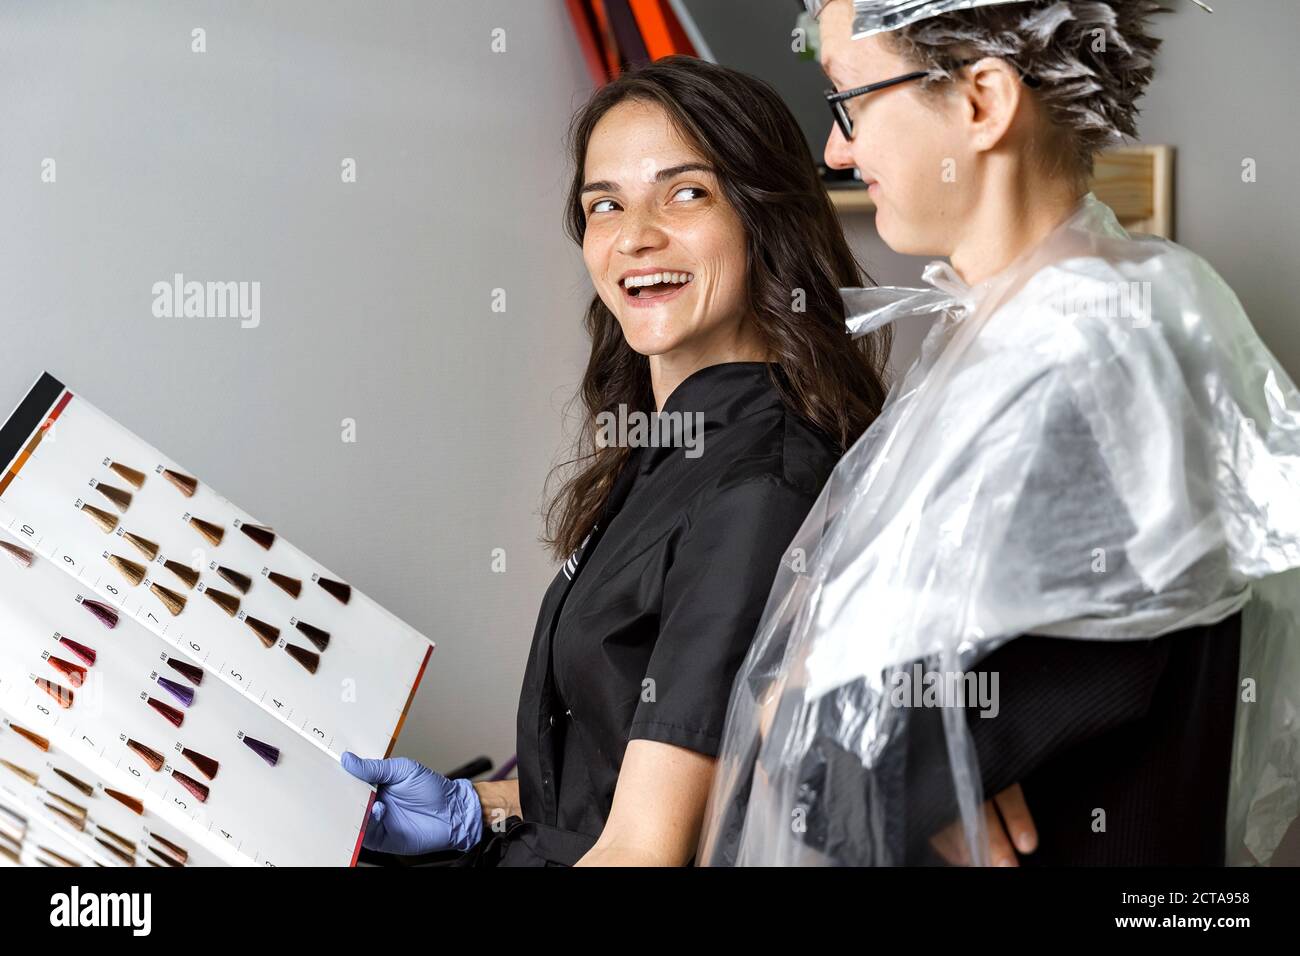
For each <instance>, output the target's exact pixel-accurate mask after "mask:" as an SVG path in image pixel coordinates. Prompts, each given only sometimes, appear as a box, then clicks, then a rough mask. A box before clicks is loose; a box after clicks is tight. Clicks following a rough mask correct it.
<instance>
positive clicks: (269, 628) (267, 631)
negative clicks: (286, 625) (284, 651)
mask: <svg viewBox="0 0 1300 956" xmlns="http://www.w3.org/2000/svg"><path fill="white" fill-rule="evenodd" d="M244 623H245V624H247V625H248V626H249V627H251V628H252V629H253V633H254V634H256V635H257V636H258V639H259V640H261V642H262V646H263V647H272V646H274V644H275V642H276V641H278V640H279V639H280V629H279V628H278V627H275V626H273V625H271V624H267V623H266V622H265V621H259V620H258V619H257V618H255V617H246V618H244Z"/></svg>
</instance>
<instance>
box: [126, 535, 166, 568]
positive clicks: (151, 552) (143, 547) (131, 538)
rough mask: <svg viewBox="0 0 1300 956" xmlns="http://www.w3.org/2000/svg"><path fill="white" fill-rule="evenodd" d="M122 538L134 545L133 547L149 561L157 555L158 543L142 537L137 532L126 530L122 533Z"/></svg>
mask: <svg viewBox="0 0 1300 956" xmlns="http://www.w3.org/2000/svg"><path fill="white" fill-rule="evenodd" d="M122 539H123V540H124V541H128V542H130V543H131V544H132V545H134V546H135V549H136V550H137V551H139V552H140V553H141V554H143V555H144V556H145V557H146V558H148V559H149V560H150V561H153V560H155V559H156V558H157V557H158V545H156V544H154V543H153V542H152V541H150V540H149V539H148V538H142V537H140V536H139V535H138V534H132V533H131V532H130V531H126V532H124V533H123V534H122Z"/></svg>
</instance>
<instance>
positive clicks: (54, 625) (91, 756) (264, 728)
mask: <svg viewBox="0 0 1300 956" xmlns="http://www.w3.org/2000/svg"><path fill="white" fill-rule="evenodd" d="M6 540H11V539H9V538H6ZM79 593H82V594H84V592H79V591H78V589H77V586H76V581H75V580H74V579H73V578H72V577H70V576H69V575H67V574H65V573H63V572H62V571H60V570H59V569H58V568H56V567H55V566H54V565H53V564H51V563H50V562H49V561H46V560H42V559H39V558H38V559H37V560H36V561H35V562H34V563H33V564H32V566H31V567H29V568H24V567H21V566H19V565H18V564H16V563H15V562H13V561H10V560H9V558H8V557H7V556H4V555H0V595H4V600H3V601H0V634H3V635H4V640H3V641H0V707H3V709H4V710H5V711H7V712H8V713H10V714H11V715H13V716H14V717H15V718H17V719H18V720H19V722H20V723H22V724H23V725H24V726H26V727H28V729H30V730H33V731H34V732H36V733H38V734H40V735H42V736H44V737H48V738H51V739H52V740H54V739H57V740H59V741H60V742H61V743H60V746H63V747H65V748H66V749H67V751H68V752H69V753H72V754H74V755H75V756H76V758H77V759H79V760H81V761H82V762H83V763H85V764H86V765H87V766H89V767H91V768H92V769H94V770H95V771H96V772H97V774H98V775H99V776H100V777H101V778H103V780H104V781H105V782H107V783H108V784H109V785H110V786H113V787H114V788H115V789H119V790H122V791H124V792H126V793H128V794H130V795H132V796H136V797H143V799H144V801H145V802H146V804H147V805H148V806H149V807H150V808H151V809H152V810H154V811H155V812H157V813H158V814H159V815H160V816H162V817H163V818H164V819H167V820H170V821H173V822H174V823H176V824H177V825H178V826H181V827H182V828H183V830H184V832H186V833H189V834H194V835H195V836H196V837H197V838H199V839H202V840H203V841H204V844H205V845H206V846H208V847H210V848H211V849H212V850H213V851H214V852H216V853H219V854H220V855H221V856H222V858H223V859H225V860H227V861H228V862H231V863H236V864H240V863H242V864H257V865H306V866H313V865H318V866H347V865H349V864H350V863H351V862H353V860H354V858H355V854H356V849H357V846H358V844H359V841H360V837H361V834H362V830H363V827H364V822H365V820H366V818H367V815H368V812H369V807H370V803H371V800H372V798H373V794H374V791H373V789H372V788H371V787H370V786H369V785H368V784H366V783H363V782H362V781H360V780H358V779H356V778H355V777H353V776H352V775H351V774H349V773H348V772H347V771H346V770H344V769H343V768H342V766H341V765H340V764H339V763H338V761H337V760H336V759H334V758H333V757H331V756H330V755H329V754H327V753H325V752H324V751H323V750H321V749H320V748H319V747H316V746H313V745H312V744H311V743H309V742H308V741H307V740H306V739H305V738H303V737H302V736H301V735H299V734H296V733H294V732H293V731H292V730H291V729H290V728H288V727H287V726H286V725H285V724H284V723H283V722H281V721H279V720H277V719H276V718H275V717H273V716H272V715H271V714H269V713H268V712H266V711H265V710H263V709H262V708H260V707H258V706H257V705H256V704H255V703H254V702H253V701H251V700H249V699H248V698H247V697H245V696H244V695H243V694H240V693H239V692H238V691H236V690H235V689H234V688H232V687H230V686H228V685H226V684H224V683H222V682H221V681H219V680H215V679H213V678H212V677H211V675H207V676H206V677H205V679H204V680H203V681H202V683H201V684H200V686H199V687H197V688H195V689H194V690H195V698H194V702H193V704H192V705H191V706H190V707H188V708H181V707H180V705H179V704H178V703H177V702H176V701H175V700H173V699H172V698H171V697H169V696H168V694H167V692H166V691H165V690H164V689H163V688H162V687H161V686H159V685H158V683H157V681H156V677H155V676H154V675H163V676H168V674H170V677H171V678H174V679H176V680H177V681H179V682H181V683H184V678H182V677H181V675H180V674H179V673H178V672H176V671H174V670H171V668H169V667H167V665H166V663H165V661H166V658H167V657H168V655H170V656H173V657H177V658H183V655H179V654H178V653H177V651H176V649H175V648H174V647H171V646H169V644H168V643H167V642H166V641H164V640H163V639H161V638H160V637H158V636H157V635H155V634H153V633H152V632H150V631H149V630H147V629H146V628H144V627H142V626H141V625H140V624H138V623H137V622H135V621H133V620H131V619H130V618H126V617H124V618H122V619H121V620H120V621H119V623H118V625H117V626H116V627H115V628H112V629H111V630H110V629H108V628H106V627H104V626H103V625H102V624H101V623H100V622H99V621H98V620H97V619H96V618H95V617H94V616H93V615H91V614H90V612H89V611H87V610H86V609H85V608H84V607H82V606H80V605H79V604H78V603H77V597H78V595H79ZM56 635H62V636H66V637H68V638H69V639H71V640H74V641H77V642H78V643H80V644H83V645H86V646H88V647H91V648H93V649H94V650H95V652H96V660H95V663H94V665H93V666H90V667H88V668H87V674H86V683H85V684H83V686H82V687H80V688H70V689H71V690H72V692H73V699H72V705H71V706H70V707H68V708H67V709H62V708H60V707H59V705H58V703H57V702H56V701H55V700H54V699H53V698H52V697H51V696H50V695H48V694H46V693H45V692H44V691H42V690H41V689H40V688H39V687H37V685H36V683H35V681H34V679H33V678H35V677H45V678H48V679H49V680H52V681H54V682H55V683H57V684H60V685H63V686H67V684H68V682H67V681H66V680H65V679H64V678H63V677H62V676H61V675H60V674H59V672H58V671H56V670H54V669H53V668H52V667H50V666H49V664H48V662H47V661H45V660H43V659H42V652H48V653H50V654H52V655H54V656H55V657H59V658H62V659H64V660H67V661H69V662H72V663H79V661H78V658H77V657H76V655H74V654H73V653H72V652H71V651H70V650H69V649H68V648H67V647H66V645H64V644H62V643H60V642H59V640H58V637H56ZM142 695H144V696H148V697H154V698H156V699H158V700H160V701H163V702H164V703H167V704H169V705H171V706H173V707H176V708H178V709H181V710H182V711H183V713H184V715H185V716H184V722H183V723H182V725H181V726H180V727H179V728H177V727H173V726H172V725H171V723H169V722H168V721H167V720H166V719H164V718H163V717H162V716H160V715H159V714H158V713H157V712H155V711H154V709H153V708H152V707H150V706H149V705H148V704H147V703H146V701H145V700H144V699H142ZM237 731H240V732H243V733H244V734H246V735H247V736H249V737H252V738H253V739H255V740H259V741H263V742H265V743H269V744H271V745H273V746H276V747H278V748H279V750H280V758H279V762H278V763H277V764H276V765H275V766H274V767H272V766H270V765H269V764H267V763H266V761H265V760H263V759H262V758H261V757H260V756H258V754H256V753H255V752H254V751H253V750H252V749H250V748H249V747H248V746H246V745H245V744H244V743H243V742H242V741H241V740H240V739H239V738H238V737H237V736H236V732H237ZM128 739H134V740H137V741H139V742H141V743H143V744H145V745H146V746H148V747H150V748H151V749H153V750H156V751H158V752H160V753H162V754H163V755H164V757H165V758H166V759H167V761H168V764H169V765H170V766H171V767H175V768H176V769H178V770H181V772H183V773H187V774H188V775H189V776H190V777H193V778H194V779H198V780H201V781H202V782H204V783H207V784H208V786H209V787H210V795H209V797H208V800H207V802H206V803H200V802H198V801H197V800H196V799H195V798H194V797H193V795H192V794H191V793H190V792H189V791H188V790H187V789H186V788H185V787H184V786H182V785H181V784H180V783H179V782H177V781H176V780H174V779H173V778H172V777H171V776H170V775H169V774H168V773H167V772H166V771H165V770H164V771H159V772H155V771H153V770H151V769H150V767H149V765H148V763H146V762H145V761H144V760H142V759H141V758H140V757H139V756H138V755H137V754H136V753H135V752H134V751H132V750H131V749H130V748H129V747H127V745H126V741H127V740H128ZM180 745H183V746H185V747H187V748H190V749H192V750H194V751H197V752H198V753H200V754H204V755H205V756H208V757H212V758H214V759H216V760H217V761H218V763H219V765H220V766H219V769H218V773H217V777H216V779H214V780H212V781H203V780H202V777H201V775H200V774H199V772H198V770H197V769H196V768H194V767H193V766H190V765H187V762H186V760H185V758H184V757H182V756H181V754H180V753H179V752H178V751H177V748H178V746H180ZM4 772H7V771H5V770H4V768H0V773H4Z"/></svg>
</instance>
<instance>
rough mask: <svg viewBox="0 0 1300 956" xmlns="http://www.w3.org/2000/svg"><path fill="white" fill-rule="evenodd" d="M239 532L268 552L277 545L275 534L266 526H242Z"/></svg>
mask: <svg viewBox="0 0 1300 956" xmlns="http://www.w3.org/2000/svg"><path fill="white" fill-rule="evenodd" d="M239 530H240V531H242V532H244V534H246V535H248V536H249V537H250V538H252V539H253V540H254V541H256V542H257V543H258V544H260V545H261V546H262V547H263V548H265V549H267V550H269V549H270V547H271V545H273V544H275V532H274V531H272V530H271V529H270V528H268V527H266V526H265V525H260V524H241V525H240V526H239Z"/></svg>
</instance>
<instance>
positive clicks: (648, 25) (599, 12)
mask: <svg viewBox="0 0 1300 956" xmlns="http://www.w3.org/2000/svg"><path fill="white" fill-rule="evenodd" d="M625 2H626V3H627V6H628V7H629V8H630V9H631V11H632V15H633V18H634V20H635V24H636V30H637V33H639V34H640V40H641V43H642V44H644V46H645V51H646V53H647V54H648V56H649V58H650V59H651V60H658V59H661V58H662V57H665V56H673V55H674V54H685V55H687V56H695V55H696V52H695V47H694V45H693V44H692V43H691V41H690V38H689V37H687V35H686V31H685V30H683V29H682V25H681V23H680V21H678V19H677V15H676V14H675V13H674V12H673V9H672V7H671V6H670V5H669V4H668V0H625ZM565 6H566V7H567V8H568V11H569V18H570V19H571V20H572V21H573V27H574V31H575V32H576V33H577V35H578V44H579V46H580V47H581V48H582V56H583V59H584V60H585V61H586V63H587V69H588V71H589V72H590V73H591V78H592V80H593V82H595V84H596V85H597V86H603V85H604V84H605V83H608V82H609V81H610V80H611V79H613V78H614V77H616V76H618V74H619V73H620V72H621V70H622V63H623V61H624V60H626V59H628V58H629V56H628V54H629V53H631V54H637V55H639V53H640V50H639V49H638V50H636V51H620V50H619V47H618V42H617V40H616V38H615V35H614V29H613V25H612V24H611V22H610V19H609V15H608V11H607V10H606V8H605V3H604V0H565Z"/></svg>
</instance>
